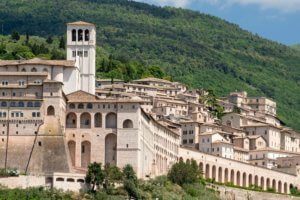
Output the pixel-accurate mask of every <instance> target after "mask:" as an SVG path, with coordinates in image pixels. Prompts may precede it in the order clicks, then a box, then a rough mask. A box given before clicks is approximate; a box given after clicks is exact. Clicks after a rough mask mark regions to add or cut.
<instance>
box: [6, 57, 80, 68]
mask: <svg viewBox="0 0 300 200" xmlns="http://www.w3.org/2000/svg"><path fill="white" fill-rule="evenodd" d="M19 65H49V66H63V67H75V61H71V60H43V59H40V58H34V59H30V60H0V66H19Z"/></svg>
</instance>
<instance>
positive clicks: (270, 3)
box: [137, 0, 300, 13]
mask: <svg viewBox="0 0 300 200" xmlns="http://www.w3.org/2000/svg"><path fill="white" fill-rule="evenodd" d="M137 1H143V2H147V3H151V4H156V5H160V6H166V5H168V6H175V7H183V8H188V7H189V8H191V7H192V5H193V4H197V3H208V4H210V5H215V6H218V7H220V8H224V7H227V6H234V5H242V6H247V5H256V6H258V7H259V8H261V9H264V10H265V9H273V10H278V11H281V12H286V13H288V12H296V11H300V0H137Z"/></svg>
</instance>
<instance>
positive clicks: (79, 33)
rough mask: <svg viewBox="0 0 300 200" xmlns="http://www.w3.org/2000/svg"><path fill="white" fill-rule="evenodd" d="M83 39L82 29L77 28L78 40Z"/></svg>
mask: <svg viewBox="0 0 300 200" xmlns="http://www.w3.org/2000/svg"><path fill="white" fill-rule="evenodd" d="M82 40H83V31H82V29H79V30H78V41H82Z"/></svg>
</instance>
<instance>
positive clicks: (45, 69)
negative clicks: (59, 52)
mask: <svg viewBox="0 0 300 200" xmlns="http://www.w3.org/2000/svg"><path fill="white" fill-rule="evenodd" d="M26 71H27V70H26V68H22V70H21V72H26ZM37 71H38V70H37V69H36V68H35V67H33V68H31V70H30V72H37ZM42 72H48V69H47V68H44V69H43V70H42Z"/></svg>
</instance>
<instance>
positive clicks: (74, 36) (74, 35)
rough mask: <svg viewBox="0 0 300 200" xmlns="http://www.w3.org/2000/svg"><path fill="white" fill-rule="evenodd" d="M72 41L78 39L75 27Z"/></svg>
mask: <svg viewBox="0 0 300 200" xmlns="http://www.w3.org/2000/svg"><path fill="white" fill-rule="evenodd" d="M72 41H73V42H75V41H76V30H75V29H73V30H72Z"/></svg>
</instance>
